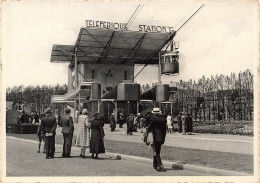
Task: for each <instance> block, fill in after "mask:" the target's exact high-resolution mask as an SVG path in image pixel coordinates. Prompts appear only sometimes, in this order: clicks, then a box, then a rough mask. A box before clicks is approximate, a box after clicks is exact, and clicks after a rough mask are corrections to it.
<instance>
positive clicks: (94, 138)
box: [89, 113, 105, 159]
mask: <svg viewBox="0 0 260 183" xmlns="http://www.w3.org/2000/svg"><path fill="white" fill-rule="evenodd" d="M93 118H94V119H93V120H92V121H91V122H90V130H91V137H90V149H89V150H90V153H92V155H91V158H92V159H99V158H98V154H100V153H105V146H104V137H105V133H104V129H103V126H102V121H101V120H100V117H99V114H98V113H96V114H94V116H93ZM94 154H96V155H95V156H94Z"/></svg>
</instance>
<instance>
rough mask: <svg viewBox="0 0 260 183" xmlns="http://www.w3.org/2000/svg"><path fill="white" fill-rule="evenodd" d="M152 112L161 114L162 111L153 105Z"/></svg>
mask: <svg viewBox="0 0 260 183" xmlns="http://www.w3.org/2000/svg"><path fill="white" fill-rule="evenodd" d="M152 113H154V114H161V113H162V112H161V111H160V108H159V107H155V108H153V110H152Z"/></svg>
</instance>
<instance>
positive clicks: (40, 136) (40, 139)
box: [37, 125, 46, 153]
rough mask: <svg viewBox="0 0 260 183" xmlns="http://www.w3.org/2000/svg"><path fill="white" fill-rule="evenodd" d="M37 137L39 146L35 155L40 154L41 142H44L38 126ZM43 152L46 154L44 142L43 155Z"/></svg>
mask: <svg viewBox="0 0 260 183" xmlns="http://www.w3.org/2000/svg"><path fill="white" fill-rule="evenodd" d="M37 136H38V138H39V146H38V151H37V153H40V148H41V143H42V141H43V142H44V134H43V133H42V130H41V128H40V125H39V126H38V130H37ZM45 152H46V147H45V142H44V149H43V153H45Z"/></svg>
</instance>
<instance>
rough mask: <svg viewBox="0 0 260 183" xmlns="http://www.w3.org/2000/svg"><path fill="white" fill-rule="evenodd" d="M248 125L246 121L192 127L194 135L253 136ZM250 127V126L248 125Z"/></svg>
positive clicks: (251, 129)
mask: <svg viewBox="0 0 260 183" xmlns="http://www.w3.org/2000/svg"><path fill="white" fill-rule="evenodd" d="M247 125H249V123H248V122H246V121H234V122H224V123H222V124H220V123H219V124H214V125H201V124H200V125H197V126H196V125H195V127H193V132H194V133H211V134H234V135H248V136H253V135H254V130H253V128H247ZM250 125H252V124H250Z"/></svg>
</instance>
